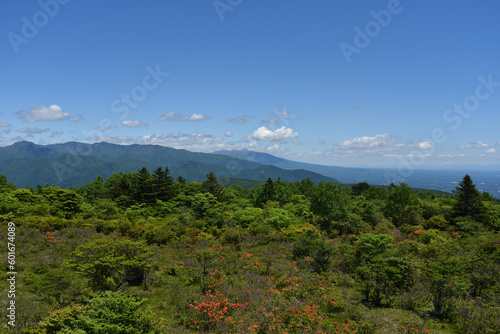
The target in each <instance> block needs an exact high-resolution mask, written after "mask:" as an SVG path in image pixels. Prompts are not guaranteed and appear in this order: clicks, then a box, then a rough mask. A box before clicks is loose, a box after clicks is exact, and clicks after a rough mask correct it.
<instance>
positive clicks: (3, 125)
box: [0, 122, 12, 128]
mask: <svg viewBox="0 0 500 334" xmlns="http://www.w3.org/2000/svg"><path fill="white" fill-rule="evenodd" d="M11 126H12V125H11V124H10V123H6V122H0V128H8V127H11Z"/></svg>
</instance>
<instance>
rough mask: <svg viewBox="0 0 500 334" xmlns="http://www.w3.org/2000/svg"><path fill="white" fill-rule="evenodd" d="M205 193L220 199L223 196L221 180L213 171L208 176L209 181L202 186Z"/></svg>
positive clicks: (205, 181)
mask: <svg viewBox="0 0 500 334" xmlns="http://www.w3.org/2000/svg"><path fill="white" fill-rule="evenodd" d="M201 186H202V188H203V191H204V192H206V193H211V194H212V195H214V196H215V197H217V198H218V199H219V198H220V196H221V191H222V186H221V185H220V184H219V180H218V179H217V176H216V175H215V173H214V172H213V171H210V173H208V174H207V179H206V180H204V181H203V183H202V184H201Z"/></svg>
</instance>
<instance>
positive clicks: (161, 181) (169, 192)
mask: <svg viewBox="0 0 500 334" xmlns="http://www.w3.org/2000/svg"><path fill="white" fill-rule="evenodd" d="M153 177H154V194H155V197H156V198H157V199H159V200H161V201H163V202H168V200H170V199H171V198H172V197H173V189H172V185H173V184H174V179H173V178H172V177H171V176H170V171H169V169H168V167H165V170H163V169H162V168H161V167H158V168H157V169H156V170H155V171H154V174H153Z"/></svg>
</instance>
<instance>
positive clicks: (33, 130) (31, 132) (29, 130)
mask: <svg viewBox="0 0 500 334" xmlns="http://www.w3.org/2000/svg"><path fill="white" fill-rule="evenodd" d="M49 130H50V129H49V128H47V129H39V128H36V127H35V128H20V129H18V130H16V131H17V132H20V133H25V134H27V135H29V136H32V135H38V134H40V133H44V132H47V131H49Z"/></svg>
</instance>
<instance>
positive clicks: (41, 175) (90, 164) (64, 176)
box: [0, 141, 338, 187]
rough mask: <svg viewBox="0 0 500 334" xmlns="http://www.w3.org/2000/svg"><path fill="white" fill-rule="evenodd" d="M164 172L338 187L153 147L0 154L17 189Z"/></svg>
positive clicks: (292, 173)
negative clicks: (162, 169) (160, 169)
mask: <svg viewBox="0 0 500 334" xmlns="http://www.w3.org/2000/svg"><path fill="white" fill-rule="evenodd" d="M160 166H162V167H164V166H168V167H169V170H170V172H171V175H172V176H174V177H177V176H179V175H182V176H183V177H184V178H185V179H187V180H189V181H197V182H201V181H203V180H204V179H205V178H206V174H208V173H209V172H210V171H214V172H215V173H216V175H217V176H218V177H220V178H225V179H228V178H239V179H248V180H254V181H265V180H267V178H269V177H270V178H271V179H274V180H275V179H277V178H278V177H279V178H281V180H283V181H286V182H295V181H300V180H302V179H304V178H310V179H311V180H312V181H314V182H321V181H327V182H338V181H337V180H336V179H334V178H332V177H327V176H324V175H321V174H319V173H315V172H311V171H308V170H304V169H297V170H288V169H282V168H279V167H276V166H273V165H266V164H261V163H257V162H252V161H247V160H242V159H237V158H234V157H230V156H227V155H222V154H213V153H201V152H191V151H188V150H184V149H175V148H172V147H164V146H159V145H139V144H133V145H117V144H111V143H106V142H100V143H93V144H88V143H80V142H67V143H60V144H49V145H38V144H34V143H32V142H28V141H21V142H16V143H14V144H12V145H10V146H6V147H1V148H0V174H3V175H5V176H6V177H7V179H8V180H9V181H11V182H13V183H14V184H15V185H16V186H18V187H24V186H26V185H30V186H32V187H35V186H36V185H38V184H53V185H58V186H61V187H74V186H77V185H83V184H86V183H88V182H92V181H93V180H94V179H95V177H97V176H98V175H100V176H102V177H103V178H105V179H106V178H108V177H109V176H111V175H112V174H115V173H119V172H123V173H128V172H137V170H139V169H141V168H142V167H146V168H147V169H149V170H151V171H152V170H154V169H156V168H157V167H160Z"/></svg>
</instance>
